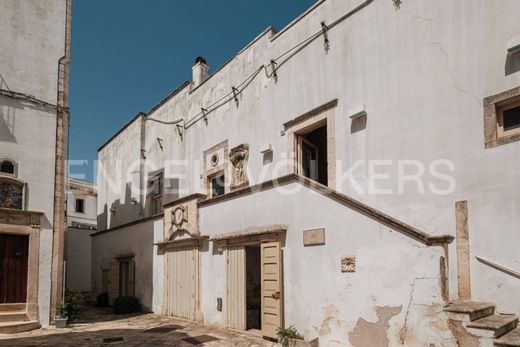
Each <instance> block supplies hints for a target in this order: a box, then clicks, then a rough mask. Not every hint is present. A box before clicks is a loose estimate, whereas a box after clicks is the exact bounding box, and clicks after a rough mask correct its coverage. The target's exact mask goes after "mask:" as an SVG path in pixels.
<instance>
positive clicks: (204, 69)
mask: <svg viewBox="0 0 520 347" xmlns="http://www.w3.org/2000/svg"><path fill="white" fill-rule="evenodd" d="M192 71H193V78H192V81H193V88H197V87H198V86H200V85H201V84H202V83H204V81H206V80H207V79H208V77H209V66H208V65H207V64H206V59H204V58H202V57H197V59H195V65H193V68H192Z"/></svg>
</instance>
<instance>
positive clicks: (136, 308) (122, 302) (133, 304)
mask: <svg viewBox="0 0 520 347" xmlns="http://www.w3.org/2000/svg"><path fill="white" fill-rule="evenodd" d="M140 311H141V303H140V302H139V299H138V298H136V297H133V296H120V297H119V298H117V299H115V300H114V313H116V314H121V313H134V312H140Z"/></svg>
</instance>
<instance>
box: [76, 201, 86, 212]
mask: <svg viewBox="0 0 520 347" xmlns="http://www.w3.org/2000/svg"><path fill="white" fill-rule="evenodd" d="M76 212H78V213H85V200H83V199H76Z"/></svg>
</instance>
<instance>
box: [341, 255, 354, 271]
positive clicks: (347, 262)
mask: <svg viewBox="0 0 520 347" xmlns="http://www.w3.org/2000/svg"><path fill="white" fill-rule="evenodd" d="M341 272H356V257H342V258H341Z"/></svg>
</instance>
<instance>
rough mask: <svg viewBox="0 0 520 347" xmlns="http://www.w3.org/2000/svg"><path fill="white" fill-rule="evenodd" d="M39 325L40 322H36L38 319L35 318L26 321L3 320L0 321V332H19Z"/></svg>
mask: <svg viewBox="0 0 520 347" xmlns="http://www.w3.org/2000/svg"><path fill="white" fill-rule="evenodd" d="M39 327H40V323H38V321H35V320H31V321H26V322H5V323H0V334H15V333H21V332H24V331H30V330H34V329H38V328H39Z"/></svg>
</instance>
